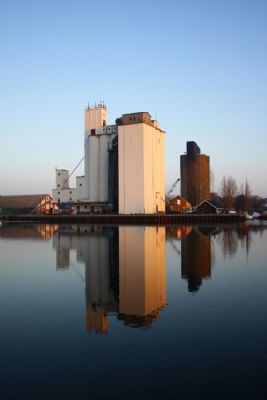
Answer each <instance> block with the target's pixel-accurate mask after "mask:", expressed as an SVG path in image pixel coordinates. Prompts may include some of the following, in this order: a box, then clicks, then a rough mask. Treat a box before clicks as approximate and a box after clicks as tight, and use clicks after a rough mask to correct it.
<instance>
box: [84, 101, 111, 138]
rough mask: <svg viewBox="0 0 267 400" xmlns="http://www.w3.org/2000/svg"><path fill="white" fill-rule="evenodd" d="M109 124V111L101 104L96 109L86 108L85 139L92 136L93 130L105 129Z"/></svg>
mask: <svg viewBox="0 0 267 400" xmlns="http://www.w3.org/2000/svg"><path fill="white" fill-rule="evenodd" d="M106 122H107V109H106V108H105V106H104V105H102V104H99V105H98V106H96V107H94V108H90V107H88V108H86V110H85V111H84V135H85V139H86V138H87V136H88V135H91V134H92V133H93V132H92V129H93V130H94V129H97V128H103V127H105V126H106Z"/></svg>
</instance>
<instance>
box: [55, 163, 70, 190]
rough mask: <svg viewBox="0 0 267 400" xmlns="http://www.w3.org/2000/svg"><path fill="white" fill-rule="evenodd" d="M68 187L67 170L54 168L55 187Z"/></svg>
mask: <svg viewBox="0 0 267 400" xmlns="http://www.w3.org/2000/svg"><path fill="white" fill-rule="evenodd" d="M68 187H69V171H68V170H67V169H57V168H56V188H58V189H65V188H68Z"/></svg>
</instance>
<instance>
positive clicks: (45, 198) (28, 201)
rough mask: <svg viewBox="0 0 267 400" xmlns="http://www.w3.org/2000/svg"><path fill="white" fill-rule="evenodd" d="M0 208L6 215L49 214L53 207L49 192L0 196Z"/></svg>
mask: <svg viewBox="0 0 267 400" xmlns="http://www.w3.org/2000/svg"><path fill="white" fill-rule="evenodd" d="M0 208H1V209H2V213H3V214H6V215H12V214H13V215H18V214H50V213H51V212H52V211H53V210H54V209H55V208H57V207H56V206H55V205H54V204H53V203H52V197H51V196H50V195H49V194H27V195H14V196H12V195H11V196H0Z"/></svg>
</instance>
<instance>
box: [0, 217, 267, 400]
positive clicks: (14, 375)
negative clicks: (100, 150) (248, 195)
mask: <svg viewBox="0 0 267 400" xmlns="http://www.w3.org/2000/svg"><path fill="white" fill-rule="evenodd" d="M0 255H1V258H0V317H1V319H0V321H1V325H0V326H1V330H0V391H1V399H9V398H12V399H13V398H14V399H32V398H33V399H40V398H42V399H43V398H44V399H53V398H58V399H61V398H62V399H67V398H72V399H75V398H78V399H80V398H82V399H83V398H85V399H87V398H88V399H89V398H90V399H102V398H103V399H106V398H115V399H120V398H123V399H129V398H136V399H138V398H139V399H143V398H144V399H150V398H151V399H166V398H167V399H176V398H177V399H200V398H204V399H266V398H267V315H266V304H267V263H266V260H267V225H266V224H264V223H258V224H250V225H249V224H242V225H237V226H230V225H227V226H224V227H223V226H194V227H191V226H179V227H176V228H170V229H169V228H166V229H165V228H164V227H159V228H156V227H119V228H118V227H117V228H108V227H99V226H89V225H80V226H78V225H64V226H63V225H61V226H58V225H54V226H52V225H16V224H13V225H2V226H1V227H0Z"/></svg>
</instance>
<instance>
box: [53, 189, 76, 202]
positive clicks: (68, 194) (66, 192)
mask: <svg viewBox="0 0 267 400" xmlns="http://www.w3.org/2000/svg"><path fill="white" fill-rule="evenodd" d="M52 194H53V201H54V203H69V202H74V201H77V192H76V189H75V188H74V189H73V188H68V189H53V190H52Z"/></svg>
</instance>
